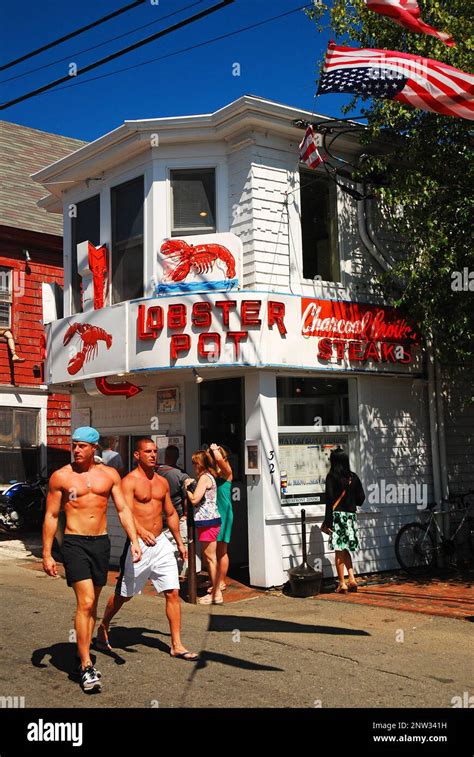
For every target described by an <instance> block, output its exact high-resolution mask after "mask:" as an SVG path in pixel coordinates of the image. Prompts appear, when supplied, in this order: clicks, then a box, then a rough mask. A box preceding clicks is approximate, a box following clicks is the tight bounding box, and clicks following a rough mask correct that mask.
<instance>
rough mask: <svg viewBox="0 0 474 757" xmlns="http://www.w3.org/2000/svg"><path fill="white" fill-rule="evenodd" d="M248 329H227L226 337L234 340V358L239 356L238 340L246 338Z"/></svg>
mask: <svg viewBox="0 0 474 757" xmlns="http://www.w3.org/2000/svg"><path fill="white" fill-rule="evenodd" d="M247 336H248V331H229V332H227V339H229V340H230V341H232V342H234V357H235V359H236V360H238V359H239V358H240V347H239V345H240V342H241V341H242V339H247Z"/></svg>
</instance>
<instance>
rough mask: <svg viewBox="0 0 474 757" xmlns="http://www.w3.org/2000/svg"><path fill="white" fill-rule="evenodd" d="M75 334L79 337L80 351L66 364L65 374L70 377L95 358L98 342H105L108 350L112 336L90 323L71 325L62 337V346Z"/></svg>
mask: <svg viewBox="0 0 474 757" xmlns="http://www.w3.org/2000/svg"><path fill="white" fill-rule="evenodd" d="M75 334H78V335H79V337H80V340H81V342H82V349H81V350H80V351H79V352H78V353H77V354H76V355H73V357H72V358H71V359H70V361H69V363H68V364H67V372H68V373H70V374H71V376H74V374H76V373H77V372H78V371H79V370H80V369H81V368H82V366H83V365H84V363H87V362H89V360H92V359H93V358H95V357H96V355H97V353H98V350H99V345H98V342H100V341H102V342H105V344H106V345H107V349H110V347H111V345H112V335H111V334H108V333H107V331H105V330H104V329H101V328H100V327H99V326H93V325H92V324H91V323H71V325H70V326H69V328H68V330H67V331H66V333H65V335H64V339H63V344H64V345H66V344H69V342H70V341H71V339H72V338H73V336H74V335H75Z"/></svg>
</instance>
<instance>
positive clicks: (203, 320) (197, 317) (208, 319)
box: [191, 302, 212, 329]
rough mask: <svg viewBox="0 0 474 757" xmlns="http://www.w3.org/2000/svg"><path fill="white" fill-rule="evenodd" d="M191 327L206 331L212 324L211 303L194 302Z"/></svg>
mask: <svg viewBox="0 0 474 757" xmlns="http://www.w3.org/2000/svg"><path fill="white" fill-rule="evenodd" d="M191 320H192V322H193V326H196V328H198V329H208V328H210V325H211V323H212V316H211V303H210V302H195V303H194V305H193V312H192V316H191Z"/></svg>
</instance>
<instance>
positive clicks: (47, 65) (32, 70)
mask: <svg viewBox="0 0 474 757" xmlns="http://www.w3.org/2000/svg"><path fill="white" fill-rule="evenodd" d="M203 2H204V0H197V1H196V2H195V3H191V4H190V5H185V6H184V7H183V8H180V9H179V10H177V11H173V13H168V14H167V15H166V16H161V17H160V18H158V19H155V21H150V23H148V24H142V25H141V26H137V27H136V28H135V29H131V30H130V31H129V32H124V33H123V34H117V36H116V37H110V39H106V40H105V41H104V42H98V43H97V45H92V46H91V47H85V48H84V49H83V50H77V51H76V52H75V53H71V54H70V55H65V56H64V58H58V60H54V61H53V62H52V63H45V64H44V65H43V66H37V67H35V68H30V69H29V70H28V71H24V72H23V73H22V74H17V75H16V76H10V78H9V79H2V80H1V81H0V84H6V83H7V82H9V81H16V79H22V78H23V77H24V76H28V74H35V73H37V72H38V71H42V70H43V69H44V68H51V66H55V65H56V64H57V63H64V61H65V60H68V61H71V60H73V59H74V58H75V57H76V56H78V55H82V54H83V53H89V52H90V51H91V50H96V49H97V48H98V47H103V46H104V45H108V44H109V42H115V41H116V40H118V39H122V38H123V37H128V36H130V34H134V32H139V31H141V30H142V29H147V28H148V27H149V26H155V24H159V23H161V21H164V20H165V19H167V18H171V17H172V16H177V15H178V14H179V13H183V11H187V10H189V8H194V6H195V5H201V4H202V3H203ZM0 70H1V69H0Z"/></svg>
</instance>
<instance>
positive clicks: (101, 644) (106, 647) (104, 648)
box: [94, 639, 114, 652]
mask: <svg viewBox="0 0 474 757" xmlns="http://www.w3.org/2000/svg"><path fill="white" fill-rule="evenodd" d="M94 644H95V647H96V649H98V650H99V651H101V652H113V651H114V650H113V649H112V647H111V646H110V641H100V639H94Z"/></svg>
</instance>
